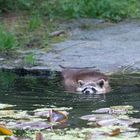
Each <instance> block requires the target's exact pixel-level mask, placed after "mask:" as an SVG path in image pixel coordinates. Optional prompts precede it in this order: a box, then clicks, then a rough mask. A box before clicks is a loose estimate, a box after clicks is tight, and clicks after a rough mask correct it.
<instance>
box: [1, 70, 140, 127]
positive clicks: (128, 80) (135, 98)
mask: <svg viewBox="0 0 140 140" xmlns="http://www.w3.org/2000/svg"><path fill="white" fill-rule="evenodd" d="M110 80H111V86H112V91H111V93H109V94H107V95H92V96H87V95H79V94H73V93H67V92H65V91H64V90H63V86H62V84H61V76H60V73H57V72H50V71H47V72H36V71H32V72H27V71H21V70H19V71H7V70H1V72H0V87H1V88H0V103H4V104H12V105H16V106H15V107H13V109H16V110H34V109H37V108H42V107H52V106H56V107H72V108H73V109H72V110H70V111H69V121H68V126H69V127H82V126H86V123H85V121H82V120H80V119H79V117H80V116H82V115H88V114H91V111H92V110H95V109H98V108H102V107H103V108H104V107H110V106H116V105H132V106H134V109H136V110H139V111H140V75H139V74H123V75H122V74H120V75H113V76H111V77H110ZM133 116H135V117H137V118H140V117H139V116H140V113H135V114H134V115H133ZM139 128H140V127H139Z"/></svg>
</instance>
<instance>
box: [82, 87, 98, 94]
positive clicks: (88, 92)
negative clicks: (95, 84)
mask: <svg viewBox="0 0 140 140" xmlns="http://www.w3.org/2000/svg"><path fill="white" fill-rule="evenodd" d="M82 92H83V93H84V94H86V95H89V94H94V93H96V90H95V89H94V88H85V89H84V90H83V91H82Z"/></svg>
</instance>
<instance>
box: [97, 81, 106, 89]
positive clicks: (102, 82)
mask: <svg viewBox="0 0 140 140" xmlns="http://www.w3.org/2000/svg"><path fill="white" fill-rule="evenodd" d="M97 84H98V85H99V86H100V87H101V88H102V87H103V86H104V84H105V80H104V79H100V80H99V81H98V82H97Z"/></svg>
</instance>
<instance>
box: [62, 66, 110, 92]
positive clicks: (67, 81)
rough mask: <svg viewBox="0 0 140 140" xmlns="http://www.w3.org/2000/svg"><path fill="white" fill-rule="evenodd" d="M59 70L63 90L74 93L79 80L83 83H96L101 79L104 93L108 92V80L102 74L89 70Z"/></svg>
mask: <svg viewBox="0 0 140 140" xmlns="http://www.w3.org/2000/svg"><path fill="white" fill-rule="evenodd" d="M61 68H63V70H62V76H63V84H64V86H65V89H66V90H67V91H69V92H76V88H77V87H78V81H79V80H82V81H84V82H88V81H93V82H97V81H99V80H101V79H103V80H104V81H105V84H104V86H105V91H104V93H108V92H109V91H110V86H109V79H108V77H107V76H106V75H104V74H103V73H100V72H97V71H94V70H92V69H89V68H67V67H61Z"/></svg>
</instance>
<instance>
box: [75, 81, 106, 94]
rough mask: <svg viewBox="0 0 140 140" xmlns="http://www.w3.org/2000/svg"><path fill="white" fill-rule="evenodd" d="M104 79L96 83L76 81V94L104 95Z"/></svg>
mask: <svg viewBox="0 0 140 140" xmlns="http://www.w3.org/2000/svg"><path fill="white" fill-rule="evenodd" d="M106 82H107V81H105V80H104V79H100V80H98V81H97V82H94V81H88V82H87V81H83V80H78V87H77V89H76V91H77V92H80V93H84V94H102V93H106V86H105V85H106V84H107V83H106Z"/></svg>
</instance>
